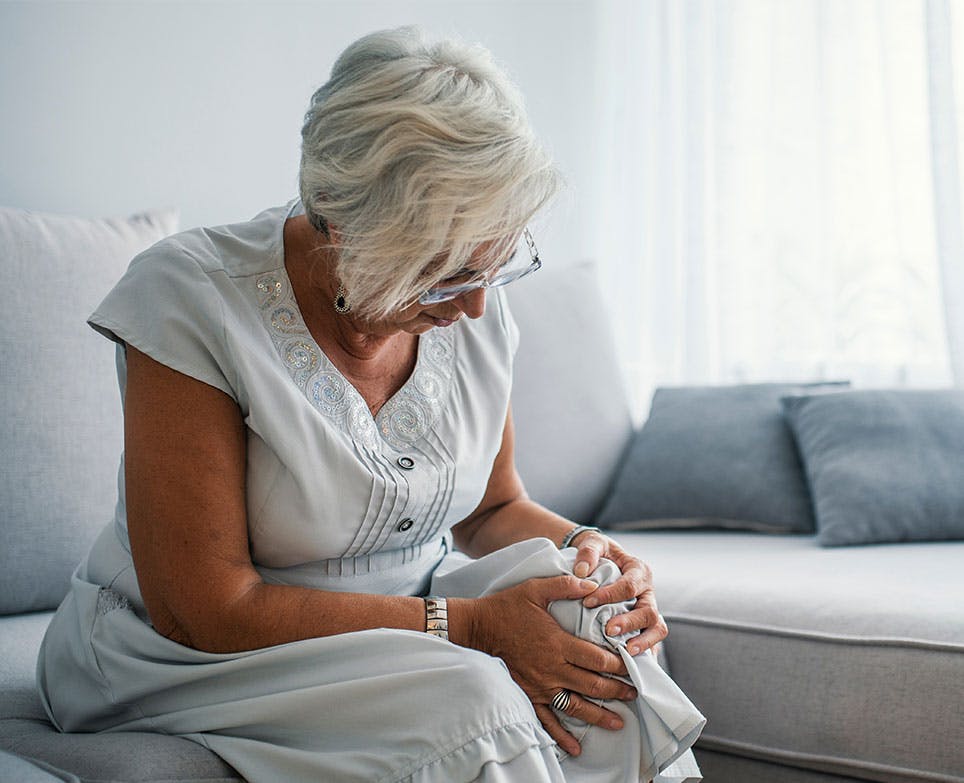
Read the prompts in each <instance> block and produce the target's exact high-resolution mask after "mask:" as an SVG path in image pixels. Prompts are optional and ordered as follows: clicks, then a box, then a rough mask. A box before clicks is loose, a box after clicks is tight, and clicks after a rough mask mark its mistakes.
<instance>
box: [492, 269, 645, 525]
mask: <svg viewBox="0 0 964 783" xmlns="http://www.w3.org/2000/svg"><path fill="white" fill-rule="evenodd" d="M505 291H506V294H507V296H508V299H509V303H510V305H511V307H512V315H513V316H514V317H515V320H516V323H517V324H518V326H519V333H520V341H519V350H518V353H517V354H516V359H515V380H514V385H513V392H512V409H513V418H514V421H515V429H516V436H515V453H516V465H517V467H518V469H519V474H520V475H521V476H522V480H523V481H524V482H525V486H526V489H527V491H528V492H529V495H530V496H531V497H532V498H533V499H534V500H536V501H538V502H540V503H542V504H544V505H546V506H548V507H549V508H551V509H552V510H553V511H555V512H557V513H559V514H562V515H563V516H565V517H567V518H569V519H573V520H576V521H579V522H587V521H589V520H591V519H592V518H593V517H594V516H595V514H596V513H597V512H598V510H599V508H600V506H601V505H602V503H603V500H604V498H605V495H606V492H607V491H608V490H609V486H610V484H611V483H612V480H613V476H614V474H615V472H616V469H617V467H618V465H619V462H620V460H621V459H622V455H623V452H624V451H625V448H626V444H627V443H628V442H629V438H630V437H631V435H632V430H633V425H632V417H631V414H630V405H629V398H628V396H627V394H626V387H625V385H624V382H623V379H622V377H621V376H620V373H619V369H618V363H617V361H616V354H615V348H614V342H613V337H612V332H611V328H610V326H609V323H608V322H607V320H606V318H605V317H604V316H605V313H606V305H605V302H604V301H603V296H602V292H601V291H600V289H599V283H598V280H597V277H596V267H595V265H594V264H593V263H591V262H582V263H579V264H575V265H572V266H567V267H564V268H561V269H559V268H544V269H542V270H541V271H539V272H538V273H537V274H534V275H532V276H530V277H527V278H525V279H524V280H520V281H519V282H518V283H514V284H513V285H511V286H508V287H507V288H506V289H505Z"/></svg>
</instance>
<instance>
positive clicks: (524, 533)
mask: <svg viewBox="0 0 964 783" xmlns="http://www.w3.org/2000/svg"><path fill="white" fill-rule="evenodd" d="M514 443H515V429H514V426H513V423H512V411H511V408H510V410H509V412H508V413H507V415H506V420H505V427H504V430H503V434H502V446H501V449H500V451H499V454H498V456H497V457H496V459H495V464H494V465H493V467H492V475H491V477H490V478H489V484H488V487H487V488H486V492H485V496H484V497H483V499H482V502H481V503H480V504H479V507H478V508H477V509H476V510H475V511H474V512H473V513H472V515H471V516H469V517H468V518H467V519H465V520H463V521H462V522H460V523H459V524H458V525H456V526H455V527H454V528H452V532H453V534H454V535H455V543H456V545H457V546H458V547H459V549H461V550H462V551H463V552H465V553H467V554H470V555H472V556H473V557H481V556H482V555H486V554H488V553H489V552H494V551H495V550H497V549H501V548H502V547H504V546H508V545H509V544H512V543H515V542H516V541H524V540H525V539H528V538H536V537H545V538H548V539H550V540H552V541H554V542H556V544H559V543H560V542H561V541H562V540H563V538H564V537H565V535H566V534H567V533H568V532H569V531H570V530H572V529H573V527H575V525H574V523H573V522H570V521H569V520H567V519H565V518H563V517H561V516H559V515H558V514H555V513H553V512H552V511H549V509H547V508H545V507H544V506H540V505H539V504H538V503H536V502H534V501H533V500H531V499H530V498H529V496H528V495H527V494H526V492H525V488H524V487H523V485H522V479H521V478H520V477H519V473H518V472H517V471H516V468H515V456H514V452H515V446H514ZM571 544H572V546H576V547H578V549H579V551H578V553H577V554H576V560H575V564H574V566H573V571H574V573H575V574H576V575H577V576H579V577H585V576H588V575H589V574H591V573H592V572H593V571H594V570H595V569H596V565H597V564H598V563H599V558H600V557H605V558H608V559H609V560H612V561H613V562H614V563H615V564H616V565H617V566H619V570H620V571H621V572H622V576H621V577H620V578H619V579H618V580H617V581H615V582H613V583H612V584H610V585H607V586H605V587H600V588H599V589H598V590H597V591H595V592H594V593H592V594H591V595H590V596H588V597H587V598H586V599H585V604H586V606H587V607H593V606H599V605H601V604H605V603H617V602H620V601H630V600H633V599H635V600H636V607H635V608H634V609H633V610H632V611H630V612H627V613H626V614H623V615H620V616H618V617H613V618H612V619H611V620H610V621H609V623H608V625H607V627H606V630H607V632H608V633H609V634H610V635H612V636H619V635H621V634H624V633H628V632H630V631H642V633H641V634H640V636H639V637H638V638H636V639H634V640H633V641H631V642H630V644H629V645H628V646H629V650H630V653H631V654H633V655H636V654H638V653H641V652H643V651H644V650H646V649H648V648H650V647H654V646H655V645H656V644H658V643H659V642H660V641H662V640H663V639H665V638H666V635H667V628H666V623H665V622H664V621H663V617H662V615H660V613H659V611H658V609H657V607H656V597H655V595H654V593H653V580H652V572H651V571H650V569H649V566H647V565H646V564H645V563H643V562H642V561H641V560H639V559H638V558H636V557H633V556H632V555H630V554H629V553H627V552H626V551H625V550H623V549H622V547H620V546H619V544H617V543H616V542H615V541H613V539H611V538H609V536H606V535H603V534H602V533H599V532H595V531H586V532H583V533H580V534H579V535H577V536H576V537H575V538H574V539H573V540H572V542H571Z"/></svg>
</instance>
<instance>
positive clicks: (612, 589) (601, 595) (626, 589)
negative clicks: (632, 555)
mask: <svg viewBox="0 0 964 783" xmlns="http://www.w3.org/2000/svg"><path fill="white" fill-rule="evenodd" d="M648 588H649V585H648V584H647V582H646V579H645V574H644V572H643V569H642V568H637V567H635V566H633V567H631V568H629V569H628V570H626V571H623V574H622V576H620V577H619V579H617V580H616V581H615V582H612V583H610V584H608V585H604V586H603V587H600V588H599V589H598V590H596V591H595V592H594V593H592V595H590V596H588V597H587V598H586V599H585V600H584V601H583V602H582V603H583V606H585V607H587V608H589V609H592V608H593V607H595V606H602V605H603V604H614V603H618V602H620V601H630V600H632V599H633V598H635V597H636V596H638V595H641V594H642V593H644V592H645V591H646V590H647V589H648Z"/></svg>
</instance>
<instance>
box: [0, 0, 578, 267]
mask: <svg viewBox="0 0 964 783" xmlns="http://www.w3.org/2000/svg"><path fill="white" fill-rule="evenodd" d="M592 5H593V3H592V0H572V1H567V2H533V1H532V0H505V1H504V2H491V1H490V2H453V1H452V0H450V1H449V2H438V1H436V2H431V1H430V0H419V1H417V2H391V0H384V1H382V2H371V1H364V2H347V1H341V2H313V3H282V2H264V1H262V2H251V3H228V2H221V3H213V2H205V3H170V2H127V3H116V2H112V3H108V2H73V3H48V2H19V3H10V2H2V1H0V150H2V153H0V203H2V204H4V205H7V206H15V207H24V208H28V209H36V210H46V211H55V212H66V213H73V214H80V215H89V216H100V215H109V214H124V213H128V212H131V211H136V210H138V209H141V208H145V207H151V206H162V205H175V206H177V207H179V208H180V210H181V224H182V226H183V227H189V226H194V225H203V224H208V225H211V224H218V223H224V222H230V221H234V220H240V219H244V218H246V217H249V216H251V215H253V214H255V213H256V212H258V211H260V210H261V209H262V208H264V207H266V206H271V205H274V204H278V203H281V202H283V201H285V200H287V199H288V198H290V197H291V196H293V195H295V194H296V191H297V163H298V155H299V142H300V136H299V130H300V126H301V119H302V115H303V113H304V110H305V108H306V106H307V102H308V98H309V96H310V94H311V93H312V91H313V90H314V89H315V88H316V87H317V86H318V85H320V84H321V83H323V82H324V81H325V80H326V79H327V75H328V71H329V70H330V67H331V64H332V62H333V61H334V58H335V57H336V56H337V54H338V53H339V52H340V51H341V50H342V49H343V48H344V47H345V46H346V45H347V44H348V43H350V42H351V41H352V40H354V39H356V38H357V37H359V36H360V35H362V34H364V33H366V32H370V31H372V30H375V29H379V28H383V27H392V26H396V25H401V24H421V25H423V26H425V27H426V28H428V29H429V30H431V31H435V32H440V33H455V34H458V35H460V36H461V37H462V38H465V39H468V40H473V41H479V42H481V43H483V44H484V45H486V46H487V47H488V48H490V49H491V50H492V51H493V52H494V54H495V55H496V57H497V59H499V60H500V61H501V62H502V63H503V64H504V65H505V66H506V67H507V68H508V70H509V71H510V73H512V75H513V76H514V78H515V79H516V81H517V82H518V83H519V85H520V86H521V88H522V90H523V92H524V93H525V95H526V97H527V101H528V105H529V111H530V116H531V119H532V122H533V125H534V126H535V128H536V129H537V131H538V132H539V134H540V136H541V137H542V138H543V139H544V140H545V141H546V143H547V144H548V146H549V147H550V149H551V150H552V152H553V154H554V156H555V158H556V160H557V162H558V164H559V166H560V167H561V168H562V170H563V172H564V174H565V175H566V178H567V180H568V182H569V186H570V187H569V190H568V192H567V195H566V196H564V197H563V198H562V199H560V201H559V202H558V203H557V205H556V207H555V209H554V210H553V212H552V216H551V218H550V220H549V225H543V226H542V227H541V231H540V232H539V236H538V237H537V240H538V241H539V244H540V250H541V252H542V256H543V259H544V261H546V262H547V263H559V264H563V263H568V262H570V261H572V260H574V259H577V258H579V257H583V256H586V255H591V254H592V246H591V244H590V242H591V238H592V237H591V235H590V228H589V226H590V225H591V223H592V220H591V215H592V204H591V201H592V199H591V193H592V189H593V169H594V167H593V165H592V162H591V160H590V158H589V156H588V155H587V151H588V150H589V149H590V148H591V136H592V134H593V130H594V125H593V118H594V110H593V95H594V91H593V89H592V88H593V59H594V58H593V24H592V19H593V13H592Z"/></svg>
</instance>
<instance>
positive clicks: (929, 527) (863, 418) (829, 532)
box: [783, 389, 964, 546]
mask: <svg viewBox="0 0 964 783" xmlns="http://www.w3.org/2000/svg"><path fill="white" fill-rule="evenodd" d="M783 406H784V409H785V411H786V415H787V420H788V422H789V424H790V426H791V427H792V429H793V432H794V435H795V437H796V440H797V444H798V445H799V448H800V454H801V456H802V458H803V462H804V464H805V466H806V472H807V477H808V479H809V482H810V489H811V493H812V495H813V500H814V509H815V512H816V518H817V532H818V536H817V541H818V542H819V543H820V544H822V545H824V546H843V545H847V544H873V543H883V542H897V541H939V540H945V539H964V390H960V389H958V390H953V389H946V390H889V391H887V390H866V391H851V392H845V393H842V394H833V395H823V396H817V397H807V396H804V397H794V398H787V399H785V400H783Z"/></svg>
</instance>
